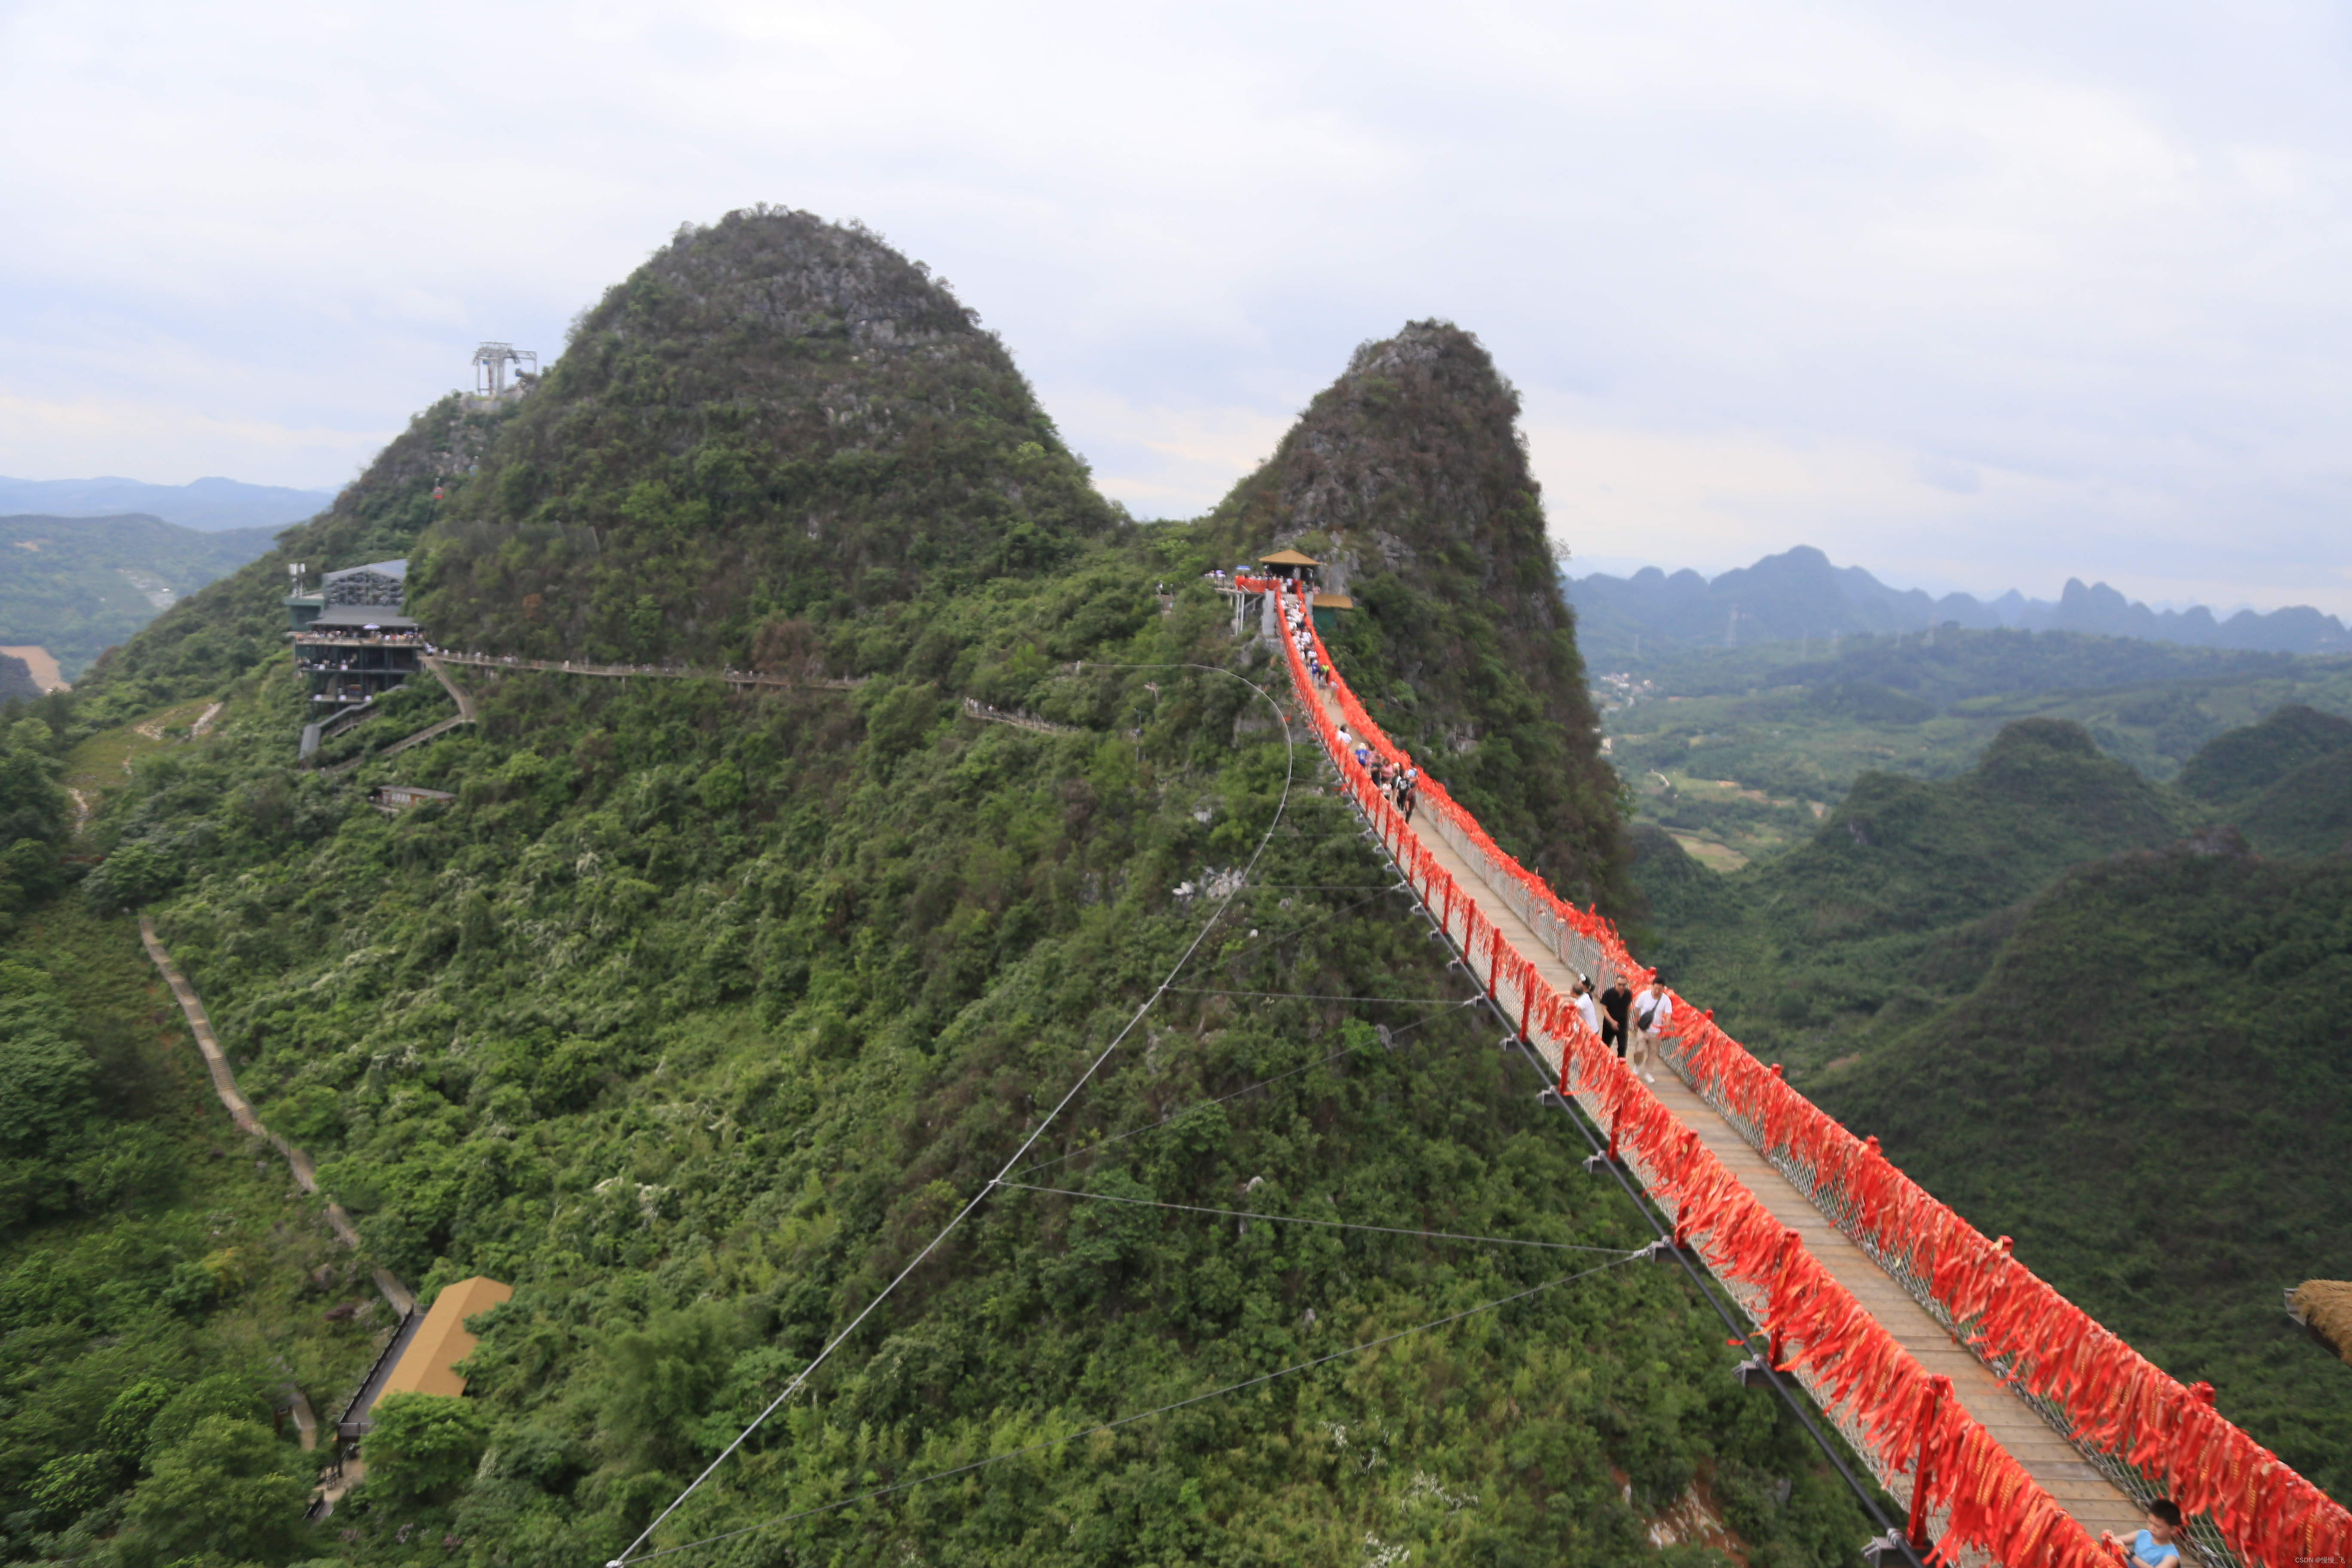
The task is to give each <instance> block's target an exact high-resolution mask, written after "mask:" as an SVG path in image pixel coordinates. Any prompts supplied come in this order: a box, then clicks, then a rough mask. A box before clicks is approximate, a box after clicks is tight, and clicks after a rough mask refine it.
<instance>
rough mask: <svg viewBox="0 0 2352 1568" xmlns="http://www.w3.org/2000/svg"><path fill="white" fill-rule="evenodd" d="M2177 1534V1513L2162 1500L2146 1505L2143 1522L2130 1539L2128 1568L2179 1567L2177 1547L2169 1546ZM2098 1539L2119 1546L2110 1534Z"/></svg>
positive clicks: (2173, 1506)
mask: <svg viewBox="0 0 2352 1568" xmlns="http://www.w3.org/2000/svg"><path fill="white" fill-rule="evenodd" d="M2179 1533H2180V1510H2179V1508H2178V1507H2177V1506H2175V1505H2174V1504H2173V1503H2172V1501H2171V1500H2168V1499H2166V1498H2158V1499H2157V1500H2155V1501H2154V1502H2152V1503H2150V1504H2148V1505H2147V1524H2146V1525H2145V1526H2144V1527H2142V1528H2141V1529H2140V1531H2138V1532H2137V1534H2135V1535H2134V1536H2133V1537H2132V1540H2131V1557H2130V1561H2131V1564H2132V1568H2180V1548H2179V1547H2178V1546H2175V1545H2174V1544H2173V1543H2172V1541H2173V1537H2175V1536H2177V1535H2179ZM2100 1539H2102V1540H2104V1541H2108V1542H2114V1543H2115V1544H2116V1545H2117V1546H2121V1545H2122V1544H2123V1542H2121V1541H2118V1540H2116V1536H2115V1534H2114V1533H2113V1532H2112V1531H2102V1532H2101V1536H2100Z"/></svg>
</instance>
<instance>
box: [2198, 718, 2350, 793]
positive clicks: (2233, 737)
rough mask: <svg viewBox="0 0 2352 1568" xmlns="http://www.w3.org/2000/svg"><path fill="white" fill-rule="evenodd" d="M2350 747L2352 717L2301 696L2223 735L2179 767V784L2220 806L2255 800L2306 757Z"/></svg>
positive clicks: (2310, 758)
mask: <svg viewBox="0 0 2352 1568" xmlns="http://www.w3.org/2000/svg"><path fill="white" fill-rule="evenodd" d="M2347 747H2352V719H2343V718H2339V717H2337V716H2336V715H2335V714H2333V713H2322V712H2320V711H2318V710H2316V709H2313V708H2310V707H2307V706H2305V705H2304V704H2302V703H2299V702H2291V703H2286V704H2284V705H2282V706H2281V707H2280V708H2279V709H2278V710H2277V711H2275V712H2273V713H2272V714H2271V715H2270V716H2269V717H2268V718H2266V719H2264V720H2263V721H2262V722H2260V723H2258V724H2249V725H2247V726H2245V727H2244V728H2242V729H2239V730H2233V731H2231V732H2230V733H2228V734H2227V735H2223V736H2220V737H2218V738H2216V739H2215V740H2214V742H2212V743H2211V744H2210V745H2208V746H2206V747H2205V748H2204V749H2203V750H2201V751H2200V752H2198V753H2197V755H2196V756H2194V757H2192V758H2191V759H2189V764H2188V765H2187V766H2186V767H2184V768H2182V769H2181V770H2180V780H2179V783H2180V787H2181V788H2182V789H2184V790H2186V791H2188V792H2189V794H2190V795H2195V796H2196V797H2197V798H2198V799H2200V800H2201V801H2204V802H2206V803H2207V804H2209V805H2212V806H2214V807H2216V808H2218V809H2220V810H2222V811H2239V810H2242V809H2244V808H2245V807H2246V806H2248V805H2252V804H2253V802H2254V801H2255V800H2256V799H2257V798H2259V797H2260V796H2261V795H2262V794H2263V791H2265V790H2268V789H2270V788H2271V787H2273V785H2275V784H2280V783H2282V782H2283V781H2284V780H2285V778H2286V777H2287V775H2288V774H2290V773H2294V771H2295V770H2296V769H2297V768H2300V767H2302V766H2304V765H2305V764H2306V763H2314V762H2317V761H2318V760H2319V759H2320V758H2322V757H2326V756H2328V755H2330V754H2332V753H2334V752H2341V751H2343V750H2345V749H2346V748H2347Z"/></svg>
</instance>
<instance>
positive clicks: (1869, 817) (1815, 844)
mask: <svg viewBox="0 0 2352 1568" xmlns="http://www.w3.org/2000/svg"><path fill="white" fill-rule="evenodd" d="M2200 820H2201V813H2200V812H2199V810H2198V809H2197V807H2196V806H2195V805H2193V803H2191V802H2189V801H2187V800H2184V799H2182V798H2181V797H2180V796H2179V795H2177V794H2175V793H2174V792H2172V791H2170V790H2168V789H2166V788H2165V787H2163V786H2161V785H2158V784H2151V783H2150V782H2149V781H2148V780H2147V779H2145V778H2143V777H2142V776H2140V775H2139V774H2138V773H2135V772H2134V771H2133V770H2132V769H2130V768H2129V767H2126V765H2125V764H2123V763H2119V762H2117V761H2116V760H2115V759H2114V758H2112V757H2108V756H2106V755H2105V754H2104V753H2102V752H2100V751H2099V749H2098V747H2097V746H2096V745H2095V744H2094V743H2093V742H2092V740H2091V738H2090V736H2089V734H2088V733H2087V732H2086V731H2084V730H2083V728H2082V727H2081V726H2080V725H2076V724H2072V723H2067V722H2063V721H2053V720H2047V719H2033V720H2024V721H2019V722H2017V723H2014V724H2011V725H2010V726H2009V727H2008V728H2006V729H2004V730H2002V731H2000V734H1999V735H1998V736H1997V737H1996V738H1995V739H1994V741H1993V742H1992V744H1991V745H1990V746H1989V747H1987V748H1986V750H1985V752H1984V754H1983V755H1982V757H1980V758H1979V761H1978V763H1977V764H1976V766H1974V767H1973V768H1971V769H1970V770H1969V771H1968V772H1967V773H1962V774H1960V775H1958V777H1955V778H1950V779H1944V780H1939V781H1937V782H1935V783H1924V782H1921V781H1919V780H1916V779H1909V778H1904V777H1900V776H1898V775H1895V774H1893V773H1864V775H1863V776H1862V777H1861V778H1860V779H1858V780H1856V781H1855V783H1854V785H1853V789H1852V790H1851V791H1850V792H1849V793H1848V794H1847V795H1846V797H1845V799H1844V800H1843V802H1842V803H1841V804H1840V805H1838V807H1837V808H1836V809H1835V810H1834V811H1832V812H1831V813H1830V814H1829V816H1827V818H1826V819H1825V820H1824V821H1823V822H1822V824H1821V826H1820V828H1819V830H1818V831H1817V832H1816V833H1815V834H1814V835H1813V837H1811V839H1810V840H1809V841H1808V842H1806V843H1805V844H1803V845H1801V847H1798V848H1796V849H1793V850H1791V851H1790V852H1789V853H1788V854H1786V855H1784V856H1781V857H1780V858H1777V859H1774V860H1770V861H1767V862H1764V863H1762V864H1760V865H1757V866H1753V867H1750V868H1748V869H1746V870H1744V871H1742V872H1739V873H1738V874H1737V875H1735V876H1731V877H1721V876H1718V875H1717V874H1716V873H1713V872H1710V871H1707V870H1706V869H1704V868H1701V867H1700V866H1699V865H1698V864H1697V862H1696V861H1695V860H1693V859H1692V858H1690V857H1689V856H1688V855H1686V854H1685V852H1684V851H1683V850H1682V849H1681V847H1679V846H1678V845H1676V844H1675V841H1674V840H1673V839H1672V838H1671V837H1668V836H1667V835H1666V834H1664V833H1662V832H1659V831H1657V830H1655V829H1649V830H1645V831H1644V832H1643V835H1642V837H1641V851H1642V858H1641V859H1640V861H1639V863H1638V865H1637V869H1636V876H1637V879H1638V880H1639V882H1640V883H1641V886H1642V889H1643V892H1644V893H1645V894H1646V895H1647V896H1648V898H1649V900H1650V905H1651V909H1652V910H1653V924H1654V929H1655V931H1656V933H1657V934H1656V935H1655V937H1654V940H1653V943H1652V952H1653V953H1654V962H1656V963H1659V964H1660V965H1661V966H1663V967H1664V968H1666V969H1668V970H1669V971H1670V972H1671V973H1670V980H1671V983H1672V984H1675V986H1676V987H1677V988H1678V989H1680V990H1682V991H1684V992H1685V994H1689V995H1692V996H1695V997H1699V998H1703V999H1704V1000H1705V1001H1706V1003H1707V1004H1708V1005H1713V1006H1715V1007H1717V1009H1718V1010H1719V1011H1720V1013H1721V1015H1722V1016H1724V1017H1725V1018H1726V1019H1727V1020H1728V1019H1733V1018H1736V1019H1738V1025H1737V1026H1732V1025H1729V1024H1727V1026H1729V1027H1732V1028H1733V1032H1734V1033H1735V1034H1736V1035H1737V1036H1738V1037H1739V1038H1740V1039H1741V1040H1743V1041H1744V1042H1746V1043H1747V1044H1748V1046H1749V1047H1752V1048H1753V1049H1755V1050H1756V1051H1757V1052H1758V1053H1759V1054H1760V1055H1764V1056H1766V1057H1768V1058H1774V1059H1781V1060H1785V1061H1787V1062H1788V1063H1789V1064H1790V1066H1791V1067H1792V1068H1797V1069H1799V1070H1800V1071H1803V1070H1806V1069H1809V1068H1818V1067H1819V1066H1820V1065H1821V1064H1822V1063H1823V1062H1825V1061H1828V1060H1830V1059H1831V1058H1834V1057H1837V1056H1839V1055H1842V1054H1844V1053H1845V1052H1847V1051H1849V1050H1851V1049H1853V1048H1854V1046H1855V1042H1856V1040H1857V1039H1858V1038H1864V1037H1872V1036H1874V1035H1875V1034H1877V1033H1879V1032H1882V1031H1883V1030H1884V1029H1885V1028H1886V1027H1887V1026H1889V1024H1890V1023H1891V1022H1894V1021H1896V1020H1900V1019H1902V1018H1905V1017H1907V1016H1912V1015H1914V1014H1915V1013H1916V1011H1917V1010H1918V1009H1920V1008H1922V1007H1925V1006H1928V1005H1934V1004H1935V1003H1936V1002H1937V1001H1938V1000H1940V999H1944V998H1948V997H1949V996H1951V995H1954V994H1959V993H1962V992H1966V991H1968V990H1969V989H1970V988H1972V987H1973V986H1974V985H1975V984H1977V982H1978V980H1979V976H1980V974H1981V972H1982V966H1983V963H1984V961H1985V957H1986V952H1987V949H1986V942H1987V941H1988V940H1989V933H1990V932H1994V931H1999V930H2001V929H2003V922H2004V921H2007V920H2008V919H2009V918H2010V917H2009V915H2008V914H2007V911H2008V910H2011V908H2012V907H2013V906H2014V905H2016V904H2017V903H2018V902H2019V901H2020V900H2023V899H2026V898H2028V897H2031V896H2032V894H2033V893H2035V892H2037V891H2038V890H2040V889H2042V887H2044V886H2046V885H2047V884H2048V883H2049V882H2050V880H2051V879H2053V878H2054V877H2056V876H2057V875H2058V874H2059V873H2060V872H2062V871H2063V870H2064V869H2065V868H2068V867H2070V866H2074V865H2077V864H2079V863H2081V862H2083V861H2084V860H2088V859H2093V858H2098V857H2101V856H2105V855H2110V854H2114V853H2116V852H2118V851H2121V850H2126V849H2137V848H2152V847H2158V846H2161V845H2165V844H2168V843H2171V842H2173V841H2174V840H2176V839H2178V838H2179V837H2181V836H2182V835H2183V834H2184V833H2186V832H2188V831H2189V829H2190V828H2191V827H2192V826H2194V825H2195V824H2196V823H2197V822H2199V821H2200Z"/></svg>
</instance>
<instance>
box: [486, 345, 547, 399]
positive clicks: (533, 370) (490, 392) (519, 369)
mask: <svg viewBox="0 0 2352 1568" xmlns="http://www.w3.org/2000/svg"><path fill="white" fill-rule="evenodd" d="M509 365H513V366H514V367H515V374H516V376H517V377H518V378H520V377H522V376H526V375H537V374H539V355H538V354H537V353H533V352H532V351H531V350H530V349H519V348H517V347H515V346H514V344H512V343H484V344H483V345H482V346H481V347H480V348H478V349H476V350H475V351H474V395H476V396H477V397H497V396H499V395H502V394H503V393H505V391H506V390H507V366H509Z"/></svg>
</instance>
